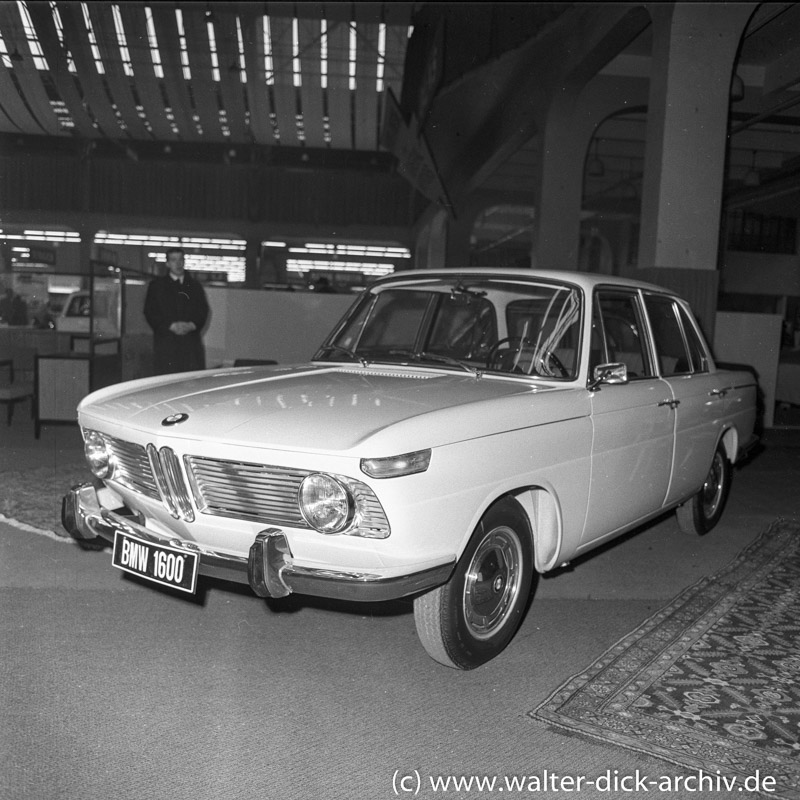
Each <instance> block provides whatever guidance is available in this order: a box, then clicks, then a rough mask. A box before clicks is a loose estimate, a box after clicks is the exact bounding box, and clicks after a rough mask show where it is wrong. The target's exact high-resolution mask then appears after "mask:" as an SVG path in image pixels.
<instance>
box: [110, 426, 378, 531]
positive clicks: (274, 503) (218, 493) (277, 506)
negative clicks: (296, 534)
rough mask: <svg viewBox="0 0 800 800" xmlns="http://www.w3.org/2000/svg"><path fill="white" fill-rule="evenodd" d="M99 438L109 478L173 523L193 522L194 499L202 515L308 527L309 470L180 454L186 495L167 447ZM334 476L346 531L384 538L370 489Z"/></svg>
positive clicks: (175, 459) (179, 470)
mask: <svg viewBox="0 0 800 800" xmlns="http://www.w3.org/2000/svg"><path fill="white" fill-rule="evenodd" d="M103 437H104V438H105V440H106V442H107V444H108V447H109V450H110V451H111V456H112V459H113V461H114V474H113V476H112V480H113V481H115V482H117V483H119V484H121V485H123V486H126V487H127V488H129V489H132V490H133V491H134V492H138V493H139V494H142V495H145V496H146V497H150V498H152V499H153V500H160V501H161V502H162V503H163V504H164V506H165V507H166V508H167V510H168V511H169V513H170V514H171V515H172V516H173V517H175V518H176V519H184V520H186V521H187V522H191V521H192V520H193V519H194V508H193V506H192V502H191V501H192V498H193V499H194V503H195V506H196V508H197V510H198V511H200V512H202V513H203V514H210V515H214V516H220V517H233V518H235V519H244V520H251V521H253V522H259V523H267V524H272V525H288V526H290V527H293V528H305V529H307V530H310V529H311V528H310V526H309V525H308V523H307V522H306V521H305V520H304V519H303V517H302V515H301V513H300V508H299V506H298V501H297V495H298V491H299V489H300V484H301V483H302V482H303V480H304V479H305V478H306V477H307V476H308V475H311V474H312V470H300V469H289V468H287V467H276V466H270V465H266V464H252V463H248V462H244V461H227V460H224V459H218V458H207V457H204V456H184V463H183V466H184V467H185V473H186V479H188V481H189V487H190V488H191V494H190V491H189V487H187V486H186V480H185V479H184V477H183V476H184V470H183V469H182V468H181V462H180V459H179V457H178V456H177V455H176V454H175V453H174V452H173V450H172V449H171V448H169V447H162V448H161V449H158V448H156V447H155V445H153V444H148V445H147V447H143V446H142V445H139V444H134V443H132V442H125V441H123V440H121V439H117V438H115V437H113V436H108V435H106V434H103ZM334 477H336V478H337V479H338V480H339V481H341V482H342V483H343V484H345V485H346V486H347V487H348V489H349V490H350V492H351V493H352V495H353V498H354V500H355V506H356V511H355V518H354V527H353V528H352V529H351V530H348V531H346V533H347V534H349V535H351V536H363V537H368V538H373V539H383V538H386V537H387V536H389V533H390V528H389V521H388V520H387V519H386V513H385V512H384V510H383V507H382V506H381V503H380V501H379V500H378V498H377V497H376V496H375V493H374V492H373V491H372V489H370V487H369V486H367V485H366V484H365V483H362V482H361V481H358V480H355V479H353V478H348V477H345V476H343V475H336V476H334Z"/></svg>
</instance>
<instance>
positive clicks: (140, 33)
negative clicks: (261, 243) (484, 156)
mask: <svg viewBox="0 0 800 800" xmlns="http://www.w3.org/2000/svg"><path fill="white" fill-rule="evenodd" d="M413 5H414V4H412V3H402V2H399V3H398V2H391V3H248V2H241V3H236V2H230V3H221V2H211V3H184V2H181V3H174V2H153V3H144V2H121V3H106V2H103V3H100V2H90V3H84V2H62V1H61V0H54V1H53V2H31V0H28V2H21V1H19V0H17V1H14V2H0V36H1V37H2V42H1V43H0V57H1V58H2V62H3V64H4V68H3V69H0V133H16V134H33V135H47V136H64V137H75V136H78V137H81V138H87V139H101V138H105V139H110V140H115V141H119V142H121V143H124V144H127V143H135V142H164V143H169V142H207V143H230V144H232V145H244V144H258V145H272V146H274V145H280V146H288V147H301V146H307V147H313V148H330V149H338V150H359V151H375V150H378V149H379V145H378V142H379V135H380V130H379V129H380V122H381V117H382V107H383V102H384V96H385V91H386V89H387V88H392V89H393V91H394V92H395V94H396V95H398V96H399V93H400V87H401V84H402V75H403V64H404V59H405V52H406V43H407V41H408V36H409V24H410V19H411V12H412V9H413Z"/></svg>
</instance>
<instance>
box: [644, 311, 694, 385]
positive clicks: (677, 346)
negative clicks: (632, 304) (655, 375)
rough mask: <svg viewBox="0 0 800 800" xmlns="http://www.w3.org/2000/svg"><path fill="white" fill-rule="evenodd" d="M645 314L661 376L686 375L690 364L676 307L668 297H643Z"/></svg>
mask: <svg viewBox="0 0 800 800" xmlns="http://www.w3.org/2000/svg"><path fill="white" fill-rule="evenodd" d="M644 302H645V305H646V306H647V313H648V314H649V315H650V326H651V328H652V330H653V340H654V342H655V346H656V357H657V358H658V364H659V367H660V369H661V374H662V375H663V376H664V377H665V378H668V377H670V376H671V375H686V374H689V373H691V371H692V362H691V359H690V358H689V354H688V353H687V352H686V344H685V342H684V338H683V333H682V330H681V324H680V322H679V321H678V316H677V306H676V304H675V302H674V301H673V300H672V299H671V298H669V297H658V296H656V295H648V296H646V297H645V301H644Z"/></svg>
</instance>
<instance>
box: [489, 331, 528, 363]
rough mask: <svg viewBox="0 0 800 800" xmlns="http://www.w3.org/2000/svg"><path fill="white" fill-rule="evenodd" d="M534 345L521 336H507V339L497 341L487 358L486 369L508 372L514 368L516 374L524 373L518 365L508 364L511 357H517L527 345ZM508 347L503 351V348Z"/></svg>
mask: <svg viewBox="0 0 800 800" xmlns="http://www.w3.org/2000/svg"><path fill="white" fill-rule="evenodd" d="M529 344H533V342H532V341H531V340H530V339H523V338H522V337H521V336H506V337H505V339H499V340H498V341H496V342H495V343H494V344H493V345H492V347H491V349H490V350H489V352H488V354H487V356H486V369H492V370H507V369H510V368H511V367H512V366H513V367H514V372H522V370H521V369H520V368H519V366H518V365H512V364H508V365H506V362H507V361H509V356H513V355H516V354H517V353H518V352H519V351H520V350H522V348H523V347H525V345H529ZM504 346H505V347H506V349H505V350H503V347H504Z"/></svg>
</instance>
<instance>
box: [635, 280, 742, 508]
mask: <svg viewBox="0 0 800 800" xmlns="http://www.w3.org/2000/svg"><path fill="white" fill-rule="evenodd" d="M644 300H645V308H646V309H647V315H648V317H649V320H650V328H651V331H652V335H653V344H654V347H655V352H656V363H657V367H658V371H659V373H660V375H661V377H662V379H663V380H664V381H665V382H666V383H667V384H669V387H670V391H671V393H672V399H673V406H674V413H675V458H674V460H673V465H672V475H671V476H670V483H669V489H668V491H667V503H674V502H677V501H680V500H683V499H685V498H686V497H688V496H689V495H691V494H694V492H696V491H697V490H698V489H699V488H700V486H701V485H702V483H703V480H704V479H705V476H706V474H707V473H708V469H709V466H710V464H711V459H712V457H713V455H714V449H715V448H716V445H717V440H718V439H719V433H720V428H721V426H722V420H723V417H724V413H725V399H724V398H725V393H726V388H727V387H726V386H725V385H724V378H723V377H722V376H720V375H719V374H718V373H716V372H711V371H710V369H709V367H710V359H709V356H708V352H707V351H706V347H705V345H704V344H703V341H702V339H701V337H700V334H699V333H698V331H697V330H696V328H695V323H694V320H693V319H692V316H691V313H690V312H689V311H688V309H687V308H686V307H685V306H684V305H683V304H682V303H681V302H679V301H678V300H677V298H674V297H671V296H669V295H659V294H649V293H648V294H645V298H644Z"/></svg>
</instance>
